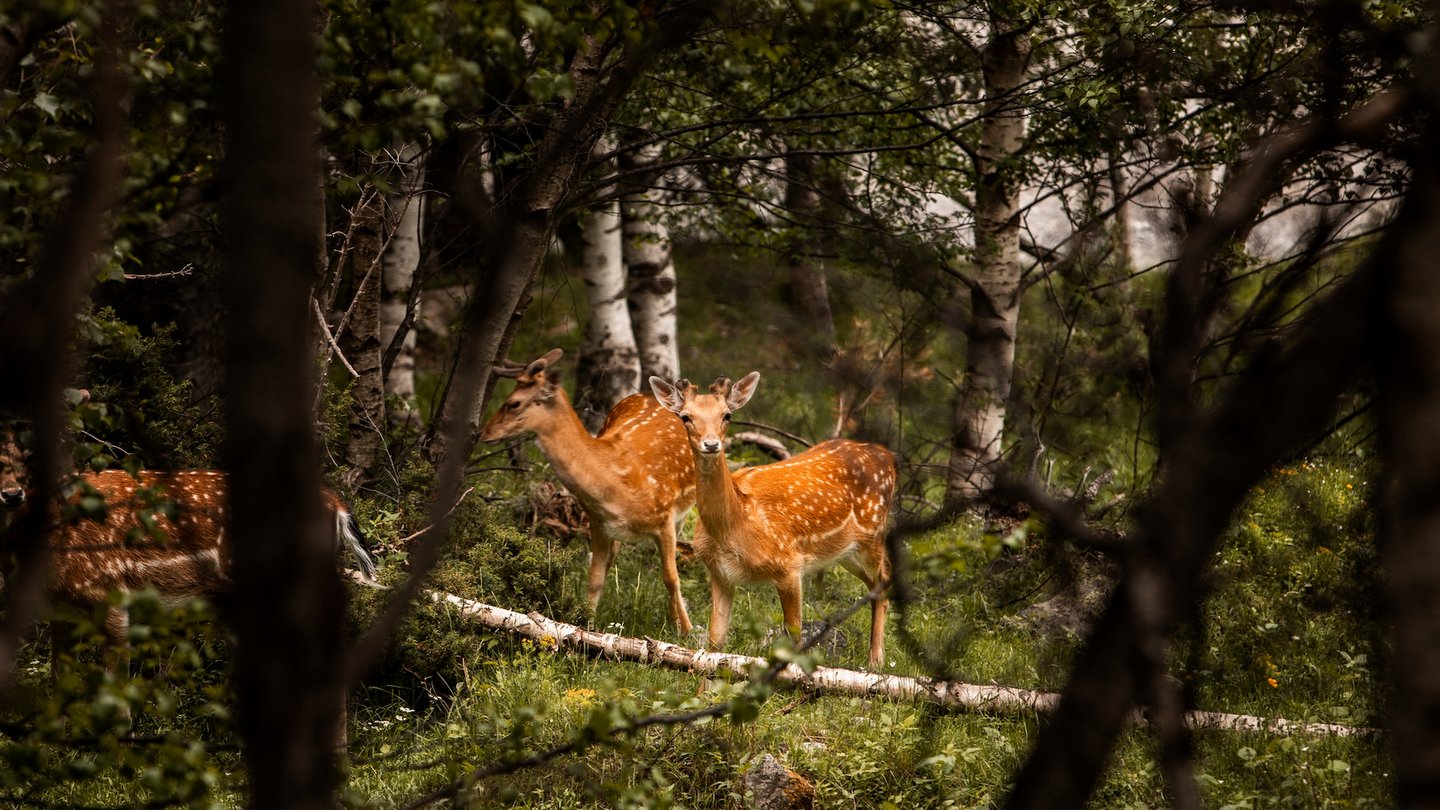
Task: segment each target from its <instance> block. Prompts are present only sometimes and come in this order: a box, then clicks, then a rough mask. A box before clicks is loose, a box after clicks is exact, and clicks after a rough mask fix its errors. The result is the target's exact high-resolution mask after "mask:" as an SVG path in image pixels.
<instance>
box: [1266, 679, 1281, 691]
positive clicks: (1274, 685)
mask: <svg viewBox="0 0 1440 810" xmlns="http://www.w3.org/2000/svg"><path fill="white" fill-rule="evenodd" d="M1265 682H1266V683H1268V684H1270V688H1271V689H1278V688H1279V687H1280V682H1279V681H1277V680H1275V679H1274V678H1266V679H1265Z"/></svg>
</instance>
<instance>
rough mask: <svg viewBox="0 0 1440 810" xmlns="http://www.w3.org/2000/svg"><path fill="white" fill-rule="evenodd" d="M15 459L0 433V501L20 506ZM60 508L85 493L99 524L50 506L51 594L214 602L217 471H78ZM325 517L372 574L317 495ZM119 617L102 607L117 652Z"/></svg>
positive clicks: (358, 544) (219, 505)
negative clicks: (64, 517)
mask: <svg viewBox="0 0 1440 810" xmlns="http://www.w3.org/2000/svg"><path fill="white" fill-rule="evenodd" d="M26 478H27V473H26V467H25V458H24V454H23V453H22V452H21V450H20V449H19V448H18V447H17V446H16V444H15V441H14V437H13V434H10V433H7V434H5V435H4V436H3V437H0V504H3V505H4V506H6V507H8V508H11V509H18V508H23V507H24V506H25V504H26V503H27V502H28V500H29V498H28V497H27V494H26V484H27V480H26ZM62 492H63V493H65V494H64V498H65V500H66V502H67V504H69V505H76V504H79V503H80V502H81V500H82V499H85V498H88V497H92V496H95V495H98V496H100V497H101V498H103V499H104V504H105V506H104V511H103V519H100V520H96V519H91V518H80V519H78V520H75V521H73V522H62V521H61V520H60V519H59V513H58V510H53V509H52V511H53V515H52V523H53V526H52V529H51V534H50V537H49V540H48V544H49V548H50V556H51V568H52V577H51V580H50V586H49V588H50V594H51V596H52V597H53V598H55V599H58V600H60V601H63V602H68V603H71V604H75V605H78V606H81V607H94V606H96V605H101V604H104V603H105V598H106V594H108V593H109V592H110V591H132V590H140V589H144V588H153V589H155V590H156V591H158V592H159V593H160V595H161V597H162V598H164V599H166V600H167V601H178V600H182V599H188V598H195V597H200V596H206V597H214V596H219V595H222V594H224V593H225V591H226V590H227V589H228V588H229V586H230V576H229V571H230V548H229V544H228V543H227V541H226V539H225V508H226V501H227V499H226V477H225V474H224V473H222V472H215V471H206V470H190V471H177V472H157V471H153V470H143V471H141V472H139V473H137V474H136V475H134V476H132V475H131V474H130V473H128V472H125V471H124V470H106V471H104V472H91V473H83V474H81V475H78V476H76V477H75V479H74V481H72V482H71V483H70V484H69V485H67V486H65V487H62ZM323 495H324V498H325V503H326V506H327V508H328V509H329V511H330V514H331V515H332V516H333V519H334V521H335V537H336V543H337V545H342V544H343V545H344V546H346V547H347V548H348V549H349V550H350V552H351V553H352V554H353V555H354V556H355V559H356V562H357V563H358V564H359V567H360V572H361V575H362V576H363V577H364V578H365V579H367V580H373V579H374V577H375V563H374V561H373V560H372V559H371V558H370V554H369V552H368V551H367V550H366V548H365V543H364V539H363V537H362V536H361V534H360V530H359V525H358V524H357V523H356V522H355V518H354V517H352V516H351V515H350V512H349V510H348V509H347V508H346V506H345V504H344V503H343V502H342V501H341V500H340V498H339V497H338V496H337V495H336V494H335V493H333V492H331V491H330V490H328V489H327V490H324V491H323ZM127 625H128V617H127V616H126V614H125V612H124V611H123V610H119V609H115V608H111V609H109V611H108V613H107V615H106V621H105V629H106V634H107V635H108V636H110V638H111V639H112V641H115V642H118V643H120V644H121V646H122V648H123V641H124V638H125V631H126V627H127Z"/></svg>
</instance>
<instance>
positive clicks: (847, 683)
mask: <svg viewBox="0 0 1440 810" xmlns="http://www.w3.org/2000/svg"><path fill="white" fill-rule="evenodd" d="M426 593H427V594H428V595H429V596H430V598H431V599H433V600H435V601H436V602H445V603H448V604H450V605H452V606H454V607H455V609H456V610H458V611H459V612H460V615H461V616H463V617H465V618H466V619H468V620H470V621H473V622H476V623H477V624H481V625H484V626H485V627H489V628H492V629H495V630H504V631H506V632H510V633H516V634H518V635H521V636H524V637H526V638H529V639H532V640H534V641H535V642H537V643H539V644H541V645H544V646H547V647H551V648H553V649H556V650H561V649H572V650H577V651H580V652H584V653H586V654H590V655H599V656H603V657H605V658H611V659H616V660H626V661H636V662H639V663H642V664H648V665H651V666H658V667H663V668H666V669H675V670H681V671H685V672H695V673H699V674H702V675H730V676H733V677H736V678H741V679H748V678H750V677H751V675H752V674H753V673H757V672H761V671H764V670H765V668H766V667H767V666H768V665H769V664H770V662H769V661H768V660H766V659H764V658H756V657H754V656H749V655H735V654H732V653H719V652H705V651H702V650H692V649H689V648H687V647H681V646H680V645H678V644H671V643H669V642H665V641H658V640H656V639H653V638H631V637H628V636H618V635H615V634H614V633H599V632H596V631H594V630H586V629H585V628H583V627H577V626H576V625H573V624H566V623H564V622H557V621H555V620H553V619H549V618H546V617H545V616H542V615H540V614H539V613H530V614H524V613H517V612H516V611H513V610H506V609H504V608H499V607H495V606H493V605H487V604H484V603H482V602H476V601H474V600H471V599H465V598H463V597H460V596H456V595H454V594H449V593H442V592H439V591H427V592H426ZM773 683H775V684H777V685H781V686H787V687H790V688H794V689H803V690H808V691H814V692H817V693H822V694H836V695H857V696H860V697H877V696H879V697H887V698H892V699H895V700H910V701H924V702H927V703H933V704H936V705H938V706H942V707H946V708H952V709H964V710H968V711H975V712H985V713H993V714H1019V713H1026V712H1034V713H1038V714H1049V713H1050V712H1053V711H1054V710H1055V708H1056V707H1057V706H1058V705H1059V704H1060V695H1059V694H1057V693H1055V692H1039V691H1034V690H1030V689H1016V688H1013V687H1009V686H981V685H977V684H968V683H958V682H955V681H937V680H934V679H932V678H912V677H907V676H903V675H886V674H883V673H875V672H859V671H856V670H852V669H840V668H837V667H817V668H816V669H815V671H814V672H810V673H806V672H805V671H804V670H802V669H800V668H799V667H797V666H795V665H794V664H789V665H787V666H786V667H785V668H784V669H781V670H780V671H779V672H778V673H777V674H776V675H775V678H774V681H773ZM1185 721H1186V725H1188V726H1189V727H1190V728H1192V729H1196V730H1202V729H1214V730H1222V731H1245V732H1262V733H1271V734H1320V735H1334V736H1341V737H1350V736H1364V735H1371V734H1378V733H1380V730H1379V729H1374V728H1365V727H1361V726H1346V725H1340V724H1337V723H1308V722H1302V721H1297V720H1286V719H1284V718H1267V717H1256V716H1254V715H1245V714H1228V713H1224V712H1202V711H1192V712H1188V713H1187V714H1186V717H1185ZM1132 722H1134V723H1136V724H1143V723H1145V718H1144V717H1143V716H1142V715H1141V714H1140V713H1138V712H1137V713H1136V714H1135V715H1134V716H1133V717H1132Z"/></svg>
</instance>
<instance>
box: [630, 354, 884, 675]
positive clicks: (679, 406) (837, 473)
mask: <svg viewBox="0 0 1440 810" xmlns="http://www.w3.org/2000/svg"><path fill="white" fill-rule="evenodd" d="M759 383H760V374H759V373H758V372H751V373H750V374H748V375H746V376H745V377H744V378H742V379H741V380H740V382H738V383H736V384H735V387H734V388H733V389H732V388H731V387H730V380H729V379H728V378H726V377H721V378H720V379H718V380H716V381H715V384H714V385H712V386H711V387H710V393H709V394H697V389H696V388H695V386H693V385H691V384H690V383H689V382H688V381H687V380H681V381H679V382H678V383H677V384H676V385H671V384H669V383H667V382H665V381H664V380H662V379H660V378H659V377H651V378H650V387H651V389H652V390H654V392H655V398H656V399H658V400H659V401H660V404H661V405H663V406H665V408H667V409H669V410H670V411H673V412H674V413H675V414H676V415H678V416H679V417H680V423H681V424H683V425H684V428H685V432H686V436H687V438H688V440H689V444H690V450H691V454H692V456H693V458H694V463H695V479H696V508H697V509H698V510H699V512H700V524H701V525H700V528H698V529H697V530H696V532H695V553H696V554H698V555H699V556H700V559H701V560H703V561H704V563H705V567H706V568H707V569H709V571H710V600H711V601H710V648H711V649H713V650H719V649H720V648H721V647H722V646H723V645H724V643H725V634H726V632H727V631H728V630H729V627H730V605H731V602H732V600H733V598H734V594H735V586H736V585H737V584H739V583H743V582H768V583H770V584H772V585H774V586H775V589H776V590H778V591H779V592H780V608H781V610H782V611H783V613H784V616H785V627H786V628H787V629H788V630H789V631H790V634H791V636H792V637H794V638H795V639H796V640H799V638H800V617H801V605H802V599H801V597H802V589H801V581H802V577H803V576H804V574H806V573H807V572H811V571H818V570H821V569H823V568H826V567H828V566H830V565H832V564H835V563H839V564H840V565H842V566H844V568H845V570H847V571H849V572H850V573H852V574H854V575H855V576H857V577H859V578H860V581H861V582H864V583H865V587H866V588H867V589H870V590H874V588H875V586H876V585H877V584H879V583H883V582H885V581H887V580H888V579H889V577H890V562H889V558H888V556H887V554H886V551H885V530H886V525H887V523H888V522H889V519H890V508H891V503H892V500H893V498H894V493H895V455H894V454H893V453H891V452H890V451H889V450H887V449H885V448H884V447H881V446H879V445H877V444H869V443H866V442H856V441H849V440H847V439H831V440H829V441H825V442H821V443H819V444H817V445H815V446H814V447H812V448H810V449H809V450H806V451H805V452H803V453H801V454H799V455H797V456H793V457H791V458H789V459H786V460H784V461H777V462H775V463H774V464H765V465H762V466H758V467H747V468H745V469H742V470H739V471H737V472H734V473H731V472H730V468H729V467H728V466H727V465H726V463H725V449H724V439H725V433H726V431H727V430H728V429H729V427H730V414H731V413H732V412H733V411H736V410H738V409H739V408H741V407H742V406H744V405H745V403H747V402H749V401H750V397H751V396H752V395H754V393H755V387H756V386H757V385H759ZM887 607H888V603H887V601H886V599H885V596H884V594H883V593H882V594H881V595H880V596H879V597H878V598H877V599H876V600H875V602H874V603H873V604H872V605H871V614H870V657H869V666H870V669H872V670H878V669H880V668H881V667H883V666H884V662H885V614H886V610H887Z"/></svg>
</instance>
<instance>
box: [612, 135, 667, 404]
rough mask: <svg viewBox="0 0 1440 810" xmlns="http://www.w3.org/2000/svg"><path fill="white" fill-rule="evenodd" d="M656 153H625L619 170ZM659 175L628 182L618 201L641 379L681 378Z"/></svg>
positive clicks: (647, 161)
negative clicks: (622, 196)
mask: <svg viewBox="0 0 1440 810" xmlns="http://www.w3.org/2000/svg"><path fill="white" fill-rule="evenodd" d="M658 157H659V150H658V148H656V147H650V146H646V147H641V148H639V149H635V150H632V151H629V152H626V153H625V155H624V156H622V157H621V159H620V169H621V171H624V172H635V171H643V170H644V168H645V167H647V166H649V165H651V164H653V163H654V162H655V161H656V159H657V158H658ZM658 182H659V178H646V179H644V180H641V181H638V182H631V183H630V184H629V188H628V189H627V191H626V193H625V196H624V198H623V200H622V202H621V215H622V218H623V219H624V222H625V267H626V272H627V273H628V274H629V277H630V322H631V324H632V326H633V327H634V330H635V347H636V349H637V350H638V351H639V352H640V379H642V380H643V379H647V378H649V377H650V376H652V375H653V376H656V377H659V378H660V379H662V380H678V379H679V378H680V345H679V324H678V322H677V319H676V312H677V309H676V303H675V301H676V290H675V261H674V258H673V257H672V255H671V250H670V229H669V228H667V227H666V225H665V222H664V220H662V219H661V214H662V209H661V205H660V198H661V192H660V191H659V190H658V189H656V188H654V186H655V185H656V184H657V183H658Z"/></svg>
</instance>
